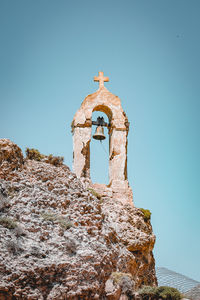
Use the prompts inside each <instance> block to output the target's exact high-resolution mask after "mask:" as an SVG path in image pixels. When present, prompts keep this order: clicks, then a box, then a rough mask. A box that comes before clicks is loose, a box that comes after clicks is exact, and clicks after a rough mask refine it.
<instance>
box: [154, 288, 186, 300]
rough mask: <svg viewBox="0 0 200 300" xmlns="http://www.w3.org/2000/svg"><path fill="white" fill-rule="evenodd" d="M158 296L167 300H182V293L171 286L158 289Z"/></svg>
mask: <svg viewBox="0 0 200 300" xmlns="http://www.w3.org/2000/svg"><path fill="white" fill-rule="evenodd" d="M156 294H157V295H158V296H159V297H161V298H162V299H165V300H180V299H181V293H180V292H179V291H178V290H177V289H175V288H172V287H169V286H160V287H158V288H157V291H156Z"/></svg>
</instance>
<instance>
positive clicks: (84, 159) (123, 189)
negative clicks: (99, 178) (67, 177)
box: [72, 72, 133, 204]
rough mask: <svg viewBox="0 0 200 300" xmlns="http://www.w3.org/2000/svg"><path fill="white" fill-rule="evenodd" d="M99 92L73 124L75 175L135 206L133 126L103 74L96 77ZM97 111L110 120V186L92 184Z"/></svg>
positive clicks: (89, 99)
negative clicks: (130, 149) (130, 174)
mask: <svg viewBox="0 0 200 300" xmlns="http://www.w3.org/2000/svg"><path fill="white" fill-rule="evenodd" d="M94 81H98V82H99V89H98V90H97V91H96V92H95V93H93V94H91V95H88V96H87V97H86V98H85V99H84V101H83V102H82V104H81V107H80V108H79V110H78V111H77V112H76V114H75V116H74V118H73V121H72V133H73V171H74V173H75V174H76V175H77V177H79V178H85V179H87V180H85V182H88V185H90V186H93V187H94V188H95V189H96V190H98V191H99V192H100V193H101V194H103V193H105V194H106V193H107V194H109V195H110V196H112V197H113V199H118V200H120V201H122V202H124V203H130V204H132V203H133V202H132V201H133V197H132V190H131V188H130V186H129V183H128V178H127V137H128V131H129V122H128V118H127V116H126V114H125V112H124V111H123V109H122V106H121V101H120V99H119V97H117V96H115V95H113V94H112V93H111V92H109V91H108V90H107V89H106V88H105V86H104V82H105V81H109V78H108V77H104V74H103V72H99V75H98V76H95V77H94ZM93 111H101V112H103V113H105V114H106V115H107V116H108V120H109V124H108V126H107V127H108V133H109V184H108V186H106V185H102V184H101V185H100V184H93V183H92V182H91V180H90V141H91V138H92V136H91V135H92V124H93V123H95V122H94V121H93V120H92V113H93Z"/></svg>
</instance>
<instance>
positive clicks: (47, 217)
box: [41, 212, 57, 223]
mask: <svg viewBox="0 0 200 300" xmlns="http://www.w3.org/2000/svg"><path fill="white" fill-rule="evenodd" d="M41 216H42V218H43V219H44V221H47V222H48V221H49V222H52V223H53V222H55V221H56V220H57V215H55V214H52V213H49V212H45V213H42V214H41Z"/></svg>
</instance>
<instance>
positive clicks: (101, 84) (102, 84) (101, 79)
mask: <svg viewBox="0 0 200 300" xmlns="http://www.w3.org/2000/svg"><path fill="white" fill-rule="evenodd" d="M94 81H99V88H101V87H104V81H109V78H108V77H104V76H103V72H99V76H94Z"/></svg>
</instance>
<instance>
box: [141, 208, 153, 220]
mask: <svg viewBox="0 0 200 300" xmlns="http://www.w3.org/2000/svg"><path fill="white" fill-rule="evenodd" d="M140 210H141V212H142V213H143V215H144V220H145V222H147V221H149V220H150V219H151V212H150V210H149V209H144V208H140Z"/></svg>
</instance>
